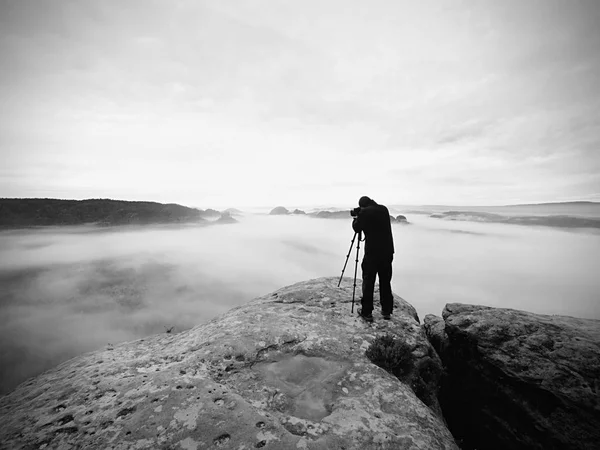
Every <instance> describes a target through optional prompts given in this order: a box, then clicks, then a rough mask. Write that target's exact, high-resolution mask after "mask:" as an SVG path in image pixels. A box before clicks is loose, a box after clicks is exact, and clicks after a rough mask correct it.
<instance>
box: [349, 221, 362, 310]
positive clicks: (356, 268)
mask: <svg viewBox="0 0 600 450" xmlns="http://www.w3.org/2000/svg"><path fill="white" fill-rule="evenodd" d="M356 234H358V242H357V244H356V263H355V264H354V286H353V287H352V310H351V312H352V314H354V292H355V291H356V272H357V271H358V254H359V252H360V237H361V234H360V233H356ZM356 234H355V235H354V236H355V237H356ZM352 242H353V243H354V240H352Z"/></svg>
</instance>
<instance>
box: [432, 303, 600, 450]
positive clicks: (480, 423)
mask: <svg viewBox="0 0 600 450" xmlns="http://www.w3.org/2000/svg"><path fill="white" fill-rule="evenodd" d="M424 326H425V329H426V331H427V334H428V337H429V339H430V341H431V342H432V344H433V345H434V347H435V348H436V350H437V352H438V353H439V355H440V356H441V358H442V361H443V363H444V366H445V369H446V372H447V377H446V378H445V379H444V381H443V383H442V389H441V393H440V401H441V403H442V408H443V411H444V415H445V417H446V420H447V422H448V424H449V426H450V429H451V430H452V432H453V433H454V436H455V437H456V438H457V439H459V441H462V442H463V443H464V444H465V446H464V447H463V448H478V449H482V448H485V449H498V450H500V449H513V448H514V449H521V448H522V449H526V448H527V449H529V448H531V449H590V450H591V449H597V448H598V445H599V443H600V321H598V320H586V319H577V318H573V317H564V316H546V315H538V314H532V313H528V312H524V311H516V310H511V309H499V308H489V307H484V306H473V305H463V304H448V305H446V307H445V308H444V311H443V319H442V318H439V317H436V316H431V315H428V316H427V317H426V318H425V325H424Z"/></svg>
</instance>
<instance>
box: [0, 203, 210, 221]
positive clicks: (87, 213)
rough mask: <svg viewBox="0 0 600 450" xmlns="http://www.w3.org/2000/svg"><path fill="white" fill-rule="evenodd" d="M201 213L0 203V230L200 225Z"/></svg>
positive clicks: (140, 206)
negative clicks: (184, 223) (61, 226)
mask: <svg viewBox="0 0 600 450" xmlns="http://www.w3.org/2000/svg"><path fill="white" fill-rule="evenodd" d="M203 221H204V219H203V218H202V212H201V211H200V210H198V209H195V208H188V207H185V206H181V205H177V204H174V203H170V204H162V203H156V202H128V201H122V200H109V199H91V200H59V199H50V198H14V199H0V228H21V227H34V226H57V225H82V224H88V223H94V224H98V225H147V224H163V223H183V222H186V223H189V222H192V223H193V222H203Z"/></svg>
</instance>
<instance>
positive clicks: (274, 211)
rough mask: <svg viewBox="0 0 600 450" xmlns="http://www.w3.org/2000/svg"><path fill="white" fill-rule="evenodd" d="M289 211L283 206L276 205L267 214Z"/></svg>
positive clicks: (273, 214) (280, 214)
mask: <svg viewBox="0 0 600 450" xmlns="http://www.w3.org/2000/svg"><path fill="white" fill-rule="evenodd" d="M289 213H290V212H289V211H288V210H287V209H286V208H285V207H284V206H277V207H275V208H273V209H272V210H271V212H270V213H269V214H270V215H272V216H283V215H286V214H289Z"/></svg>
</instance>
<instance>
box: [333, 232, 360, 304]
mask: <svg viewBox="0 0 600 450" xmlns="http://www.w3.org/2000/svg"><path fill="white" fill-rule="evenodd" d="M356 236H358V242H357V244H356V263H355V264H354V286H353V287H352V314H354V293H355V291H356V272H357V270H358V253H359V252H360V241H361V238H362V233H360V232H356V233H354V237H353V238H352V243H351V244H350V249H349V250H348V254H347V255H346V262H345V263H344V268H343V269H342V275H341V276H340V281H338V287H340V284H341V283H342V278H344V271H345V270H346V265H347V264H348V258H350V253H351V252H352V246H353V245H354V241H355V239H356Z"/></svg>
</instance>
